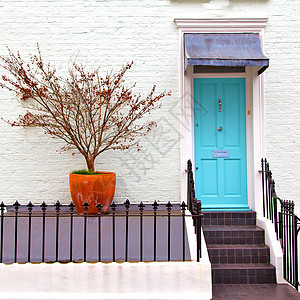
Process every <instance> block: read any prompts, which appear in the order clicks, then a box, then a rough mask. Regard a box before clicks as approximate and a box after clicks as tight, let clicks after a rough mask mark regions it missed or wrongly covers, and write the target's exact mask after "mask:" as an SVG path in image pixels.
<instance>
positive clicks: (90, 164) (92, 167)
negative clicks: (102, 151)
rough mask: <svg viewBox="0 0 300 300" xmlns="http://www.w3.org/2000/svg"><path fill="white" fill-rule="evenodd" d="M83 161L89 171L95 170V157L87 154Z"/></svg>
mask: <svg viewBox="0 0 300 300" xmlns="http://www.w3.org/2000/svg"><path fill="white" fill-rule="evenodd" d="M85 161H86V165H87V168H88V170H89V172H95V158H94V157H93V156H90V155H89V156H88V157H86V158H85Z"/></svg>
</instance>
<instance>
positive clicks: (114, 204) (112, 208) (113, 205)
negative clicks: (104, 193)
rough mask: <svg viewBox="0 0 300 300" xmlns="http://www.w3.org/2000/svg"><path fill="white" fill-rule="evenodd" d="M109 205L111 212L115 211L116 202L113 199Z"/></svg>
mask: <svg viewBox="0 0 300 300" xmlns="http://www.w3.org/2000/svg"><path fill="white" fill-rule="evenodd" d="M110 207H111V210H112V211H113V212H115V211H116V207H117V204H116V203H115V202H114V201H113V202H112V204H111V205H110Z"/></svg>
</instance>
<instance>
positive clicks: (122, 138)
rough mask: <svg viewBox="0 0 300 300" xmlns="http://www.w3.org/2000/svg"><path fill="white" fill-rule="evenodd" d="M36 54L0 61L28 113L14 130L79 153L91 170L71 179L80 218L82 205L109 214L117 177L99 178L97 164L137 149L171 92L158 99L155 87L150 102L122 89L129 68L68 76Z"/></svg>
mask: <svg viewBox="0 0 300 300" xmlns="http://www.w3.org/2000/svg"><path fill="white" fill-rule="evenodd" d="M37 50H38V51H37V54H35V55H33V56H31V59H30V60H29V61H28V62H26V61H25V60H23V58H22V57H21V56H20V54H19V53H16V54H15V53H13V52H12V51H10V50H8V55H7V56H1V57H0V59H1V61H2V67H3V68H4V69H5V74H4V75H2V81H1V83H0V86H1V87H2V88H6V89H8V90H9V91H12V92H14V93H15V94H16V95H17V97H18V98H19V99H20V101H21V102H22V103H26V107H27V110H26V112H25V113H24V114H23V115H21V116H19V118H18V119H17V120H15V121H6V122H8V123H9V124H10V125H11V126H23V127H31V126H38V127H41V128H42V129H43V130H44V131H45V133H46V134H49V135H51V136H52V137H55V138H59V139H62V140H63V141H64V142H65V146H64V147H63V148H62V150H70V149H77V150H78V152H79V153H80V154H82V155H83V157H84V159H85V162H86V166H87V170H85V171H79V172H74V173H71V174H70V177H69V178H70V191H71V196H72V200H73V202H74V204H75V206H76V209H77V212H78V213H83V207H82V205H83V203H84V202H85V201H87V202H88V204H89V205H90V206H89V208H88V213H97V209H96V204H97V203H101V204H102V205H103V209H102V211H103V212H106V211H107V210H108V209H109V206H110V203H111V202H112V200H113V196H114V191H115V183H116V175H115V174H114V173H110V172H96V171H95V159H96V158H97V157H98V156H99V155H100V154H101V153H103V152H104V151H107V150H111V149H113V150H117V149H118V150H126V149H128V148H129V147H132V146H133V145H136V146H137V148H138V149H139V145H138V138H139V137H141V136H142V135H145V134H146V133H147V132H148V131H150V130H151V129H152V128H153V126H155V122H154V121H149V120H146V121H144V122H142V120H141V119H142V118H143V117H144V116H145V115H146V114H149V113H151V111H153V110H154V109H156V108H158V107H159V105H160V104H159V102H160V100H161V99H162V98H164V97H165V96H168V95H170V92H166V91H165V92H162V93H159V94H156V93H155V85H154V86H153V88H152V89H151V91H150V93H149V94H148V95H147V96H146V97H142V96H141V95H140V94H136V93H134V92H133V88H134V86H132V87H126V86H125V83H124V81H125V80H124V75H125V73H126V72H127V71H128V70H129V69H130V68H131V67H132V63H128V64H126V65H125V66H123V67H122V68H121V70H120V71H119V72H116V73H113V72H111V73H107V74H105V75H101V74H100V69H99V68H96V69H94V70H87V68H86V67H84V66H81V65H79V64H77V63H76V62H74V63H73V64H72V66H71V67H70V68H69V70H68V74H67V75H66V76H59V75H57V70H56V69H55V68H54V67H52V66H51V65H50V64H47V63H45V62H44V61H43V58H42V55H41V52H40V49H39V47H37Z"/></svg>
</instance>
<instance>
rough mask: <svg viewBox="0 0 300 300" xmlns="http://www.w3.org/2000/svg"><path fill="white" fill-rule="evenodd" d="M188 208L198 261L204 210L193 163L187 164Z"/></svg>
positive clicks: (189, 161)
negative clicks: (197, 189)
mask: <svg viewBox="0 0 300 300" xmlns="http://www.w3.org/2000/svg"><path fill="white" fill-rule="evenodd" d="M187 207H188V209H189V211H190V212H191V214H192V216H193V221H194V226H195V233H196V236H197V260H198V261H199V258H200V257H201V231H202V217H203V214H202V209H201V201H198V200H197V199H196V196H195V181H194V174H193V166H192V162H191V160H190V159H189V160H188V162H187Z"/></svg>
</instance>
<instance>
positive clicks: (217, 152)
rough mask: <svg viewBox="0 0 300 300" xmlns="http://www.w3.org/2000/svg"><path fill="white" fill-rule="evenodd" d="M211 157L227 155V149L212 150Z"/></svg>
mask: <svg viewBox="0 0 300 300" xmlns="http://www.w3.org/2000/svg"><path fill="white" fill-rule="evenodd" d="M212 157H213V158H219V157H225V158H226V157H229V150H213V152H212Z"/></svg>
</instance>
